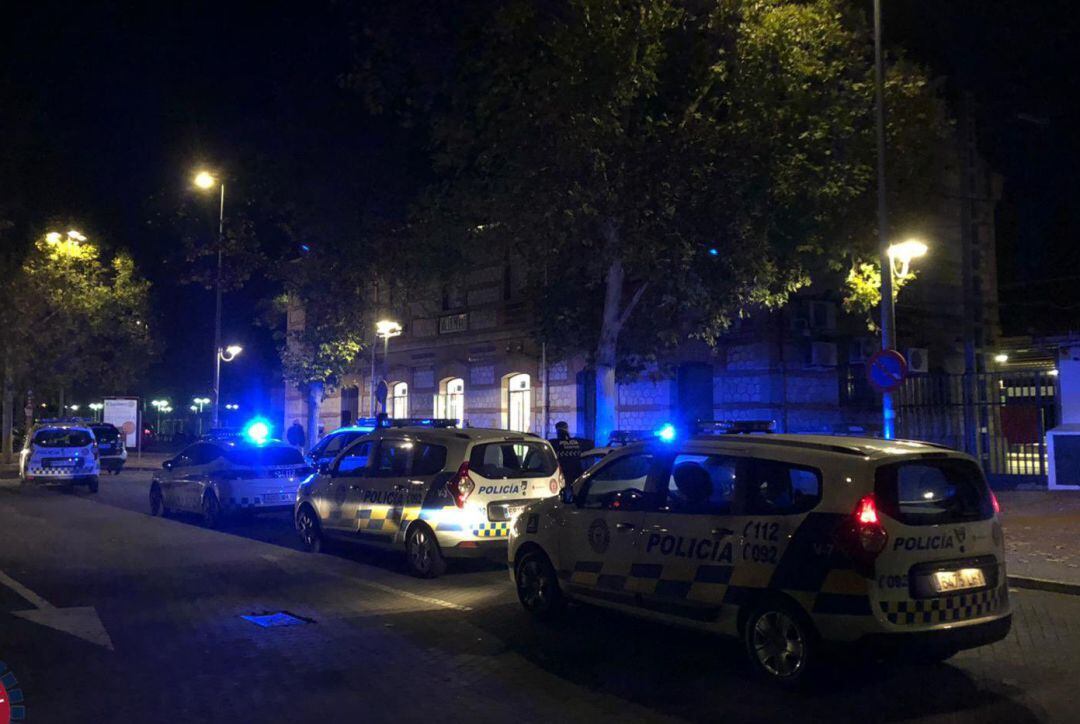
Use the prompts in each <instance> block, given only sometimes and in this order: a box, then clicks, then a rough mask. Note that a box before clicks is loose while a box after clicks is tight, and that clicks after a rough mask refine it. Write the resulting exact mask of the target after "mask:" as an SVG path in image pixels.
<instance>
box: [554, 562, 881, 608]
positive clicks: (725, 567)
mask: <svg viewBox="0 0 1080 724" xmlns="http://www.w3.org/2000/svg"><path fill="white" fill-rule="evenodd" d="M770 574H771V567H762V566H753V565H746V564H740V565H738V566H734V565H730V564H719V565H716V564H707V563H703V564H700V565H697V566H696V567H688V566H687V565H685V563H672V564H660V563H656V564H652V563H648V564H641V563H638V564H633V565H630V566H629V567H627V566H626V565H625V564H618V563H614V562H612V561H579V562H578V563H577V564H576V565H575V566H574V569H573V570H562V571H559V575H560V577H561V578H562V579H563V580H564V581H566V582H568V583H570V584H577V585H582V586H588V587H592V588H595V589H598V590H600V591H605V592H610V593H612V594H616V595H619V594H623V595H637V594H641V595H646V596H656V597H658V598H662V599H668V600H671V601H673V602H688V603H692V604H703V605H712V606H719V605H721V604H725V605H729V604H730V605H736V606H737V605H741V604H742V603H744V602H745V601H747V600H748V599H749V597H751V596H753V595H754V594H755V593H756V592H758V591H761V590H763V589H773V590H779V591H783V592H784V593H786V594H788V595H789V596H791V597H792V598H793V599H795V600H796V601H798V602H799V603H800V604H802V606H803V607H805V608H806V610H807V611H809V612H811V613H820V614H835V615H848V616H868V615H871V614H872V610H871V608H870V599H869V597H868V595H867V583H866V579H864V578H862V577H861V576H859V575H858V574H856V573H855V572H854V571H850V570H835V571H832V572H830V573H829V575H827V576H826V577H825V578H824V579H823V580H822V582H821V584H820V586H819V587H818V590H815V591H806V590H799V589H788V588H783V587H777V586H773V585H770V580H769V578H770Z"/></svg>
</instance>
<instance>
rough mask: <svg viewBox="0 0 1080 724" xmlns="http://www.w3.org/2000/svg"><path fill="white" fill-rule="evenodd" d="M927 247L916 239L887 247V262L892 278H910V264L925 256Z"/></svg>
mask: <svg viewBox="0 0 1080 724" xmlns="http://www.w3.org/2000/svg"><path fill="white" fill-rule="evenodd" d="M926 252H927V246H926V244H925V243H924V242H922V241H920V240H918V239H908V240H907V241H902V242H900V243H899V244H892V245H891V246H889V261H890V262H891V263H892V272H893V276H894V277H895V278H896V279H901V280H903V279H907V278H908V277H910V276H911V262H912V260H913V259H919V258H921V257H924V256H926Z"/></svg>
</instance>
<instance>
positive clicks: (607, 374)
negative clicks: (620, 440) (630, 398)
mask: <svg viewBox="0 0 1080 724" xmlns="http://www.w3.org/2000/svg"><path fill="white" fill-rule="evenodd" d="M622 291H623V267H622V261H621V260H619V259H618V258H615V259H614V260H613V261H612V262H611V264H610V266H608V271H607V278H606V279H605V286H604V315H603V321H602V323H601V326H600V342H599V344H597V346H596V440H597V443H598V444H600V445H606V444H607V443H608V440H609V439H610V438H611V433H612V432H614V431H615V428H616V427H617V422H616V419H615V415H616V412H615V408H616V406H617V404H618V399H617V395H618V391H617V389H616V387H615V363H616V361H617V359H616V350H617V347H618V342H619V332H620V331H621V327H622V325H620V324H619V303H620V301H621V299H622Z"/></svg>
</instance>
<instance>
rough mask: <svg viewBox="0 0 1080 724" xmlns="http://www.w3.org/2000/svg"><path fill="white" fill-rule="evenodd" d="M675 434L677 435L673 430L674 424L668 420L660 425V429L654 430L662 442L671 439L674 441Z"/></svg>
mask: <svg viewBox="0 0 1080 724" xmlns="http://www.w3.org/2000/svg"><path fill="white" fill-rule="evenodd" d="M676 435H677V432H676V430H675V426H674V425H672V424H671V423H670V422H668V423H666V424H664V425H661V426H660V429H658V430H657V431H656V436H657V437H658V438H660V439H661V440H662V441H663V442H672V441H674V440H675V437H676Z"/></svg>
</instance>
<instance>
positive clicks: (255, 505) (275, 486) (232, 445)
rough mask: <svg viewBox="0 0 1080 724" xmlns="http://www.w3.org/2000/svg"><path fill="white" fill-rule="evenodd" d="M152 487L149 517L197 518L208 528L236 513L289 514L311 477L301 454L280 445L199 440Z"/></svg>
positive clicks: (166, 464) (167, 464)
mask: <svg viewBox="0 0 1080 724" xmlns="http://www.w3.org/2000/svg"><path fill="white" fill-rule="evenodd" d="M161 468H162V469H161V471H160V472H158V473H155V474H154V478H153V480H152V481H151V483H150V513H151V514H152V515H169V514H170V513H172V512H174V511H183V512H189V513H198V514H200V515H201V516H202V519H203V522H204V523H205V524H206V526H207V527H211V528H213V527H216V526H217V525H218V524H220V522H221V520H222V518H223V517H225V516H228V515H230V514H232V513H236V512H239V511H248V512H256V513H260V512H273V511H284V510H292V508H293V503H294V502H295V500H296V488H297V486H298V485H299V484H300V481H301V480H303V479H304V478H305V477H307V476H308V475H309V474H310V473H311V468H310V467H309V466H308V465H307V463H306V462H305V461H304V458H303V456H302V455H301V454H300V451H299V450H297V449H296V448H294V447H292V446H291V445H286V444H285V443H283V442H279V441H268V442H265V443H261V444H256V443H253V442H249V441H246V440H243V439H227V440H200V441H199V442H196V443H194V444H192V445H189V446H187V447H186V448H184V449H183V450H182V451H180V453H179V454H178V455H177V456H176V457H174V458H172V459H170V460H166V461H165V462H164V463H162V465H161Z"/></svg>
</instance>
